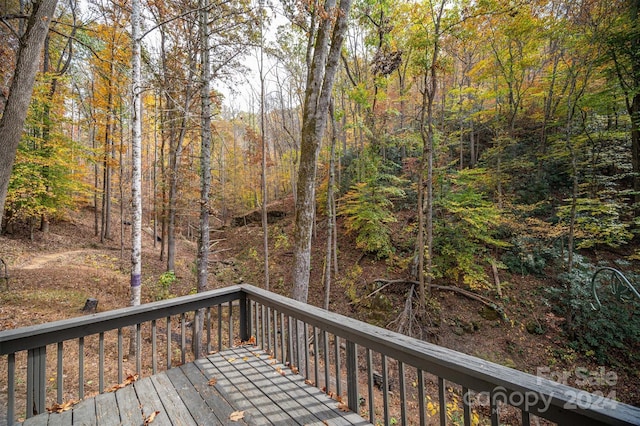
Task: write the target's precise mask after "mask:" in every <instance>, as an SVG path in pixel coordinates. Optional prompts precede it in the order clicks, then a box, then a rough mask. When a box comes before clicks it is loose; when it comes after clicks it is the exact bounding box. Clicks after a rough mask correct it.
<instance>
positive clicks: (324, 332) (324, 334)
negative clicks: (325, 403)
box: [322, 330, 331, 395]
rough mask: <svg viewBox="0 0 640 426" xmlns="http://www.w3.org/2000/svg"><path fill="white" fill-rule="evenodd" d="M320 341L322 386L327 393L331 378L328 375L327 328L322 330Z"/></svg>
mask: <svg viewBox="0 0 640 426" xmlns="http://www.w3.org/2000/svg"><path fill="white" fill-rule="evenodd" d="M322 343H323V345H324V348H323V354H322V355H323V357H324V387H325V392H326V393H327V395H328V394H330V393H331V378H330V377H329V375H330V371H331V368H330V364H329V334H328V333H327V330H322Z"/></svg>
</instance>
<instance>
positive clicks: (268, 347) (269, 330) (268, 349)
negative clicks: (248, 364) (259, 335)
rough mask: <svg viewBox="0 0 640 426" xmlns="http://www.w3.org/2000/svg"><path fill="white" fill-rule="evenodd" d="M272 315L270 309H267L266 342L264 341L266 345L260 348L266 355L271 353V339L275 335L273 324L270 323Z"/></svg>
mask: <svg viewBox="0 0 640 426" xmlns="http://www.w3.org/2000/svg"><path fill="white" fill-rule="evenodd" d="M272 314H273V310H272V309H271V307H267V341H266V345H263V346H262V349H264V350H265V351H266V352H268V353H273V345H272V344H273V342H274V340H273V337H274V335H275V330H274V326H273V323H272V322H271V316H272Z"/></svg>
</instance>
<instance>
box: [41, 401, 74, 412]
mask: <svg viewBox="0 0 640 426" xmlns="http://www.w3.org/2000/svg"><path fill="white" fill-rule="evenodd" d="M78 402H80V401H73V400H71V401H67V402H63V403H62V404H53V405H52V406H51V407H47V411H48V412H50V413H62V412H64V411H67V410H71V408H72V407H73V406H74V405H76V404H77V403H78Z"/></svg>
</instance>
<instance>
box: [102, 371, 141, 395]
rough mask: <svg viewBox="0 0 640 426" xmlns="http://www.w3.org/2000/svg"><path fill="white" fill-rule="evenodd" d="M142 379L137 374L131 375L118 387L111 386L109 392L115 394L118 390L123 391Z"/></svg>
mask: <svg viewBox="0 0 640 426" xmlns="http://www.w3.org/2000/svg"><path fill="white" fill-rule="evenodd" d="M139 377H140V374H138V373H136V374H129V375H128V376H127V378H126V379H125V380H124V382H122V383H118V384H117V385H113V386H111V387H110V388H109V389H107V392H115V391H117V390H118V389H122V388H123V387H125V386H128V385H130V384H131V383H133V382H135V381H137V380H138V378H139Z"/></svg>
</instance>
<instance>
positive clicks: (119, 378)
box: [118, 328, 123, 383]
mask: <svg viewBox="0 0 640 426" xmlns="http://www.w3.org/2000/svg"><path fill="white" fill-rule="evenodd" d="M122 357H123V353H122V329H121V328H119V329H118V383H122V382H123V379H122V370H123V368H122Z"/></svg>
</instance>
